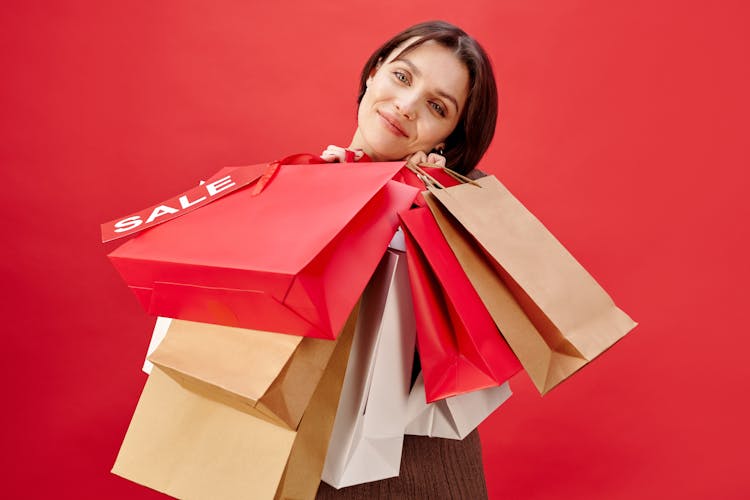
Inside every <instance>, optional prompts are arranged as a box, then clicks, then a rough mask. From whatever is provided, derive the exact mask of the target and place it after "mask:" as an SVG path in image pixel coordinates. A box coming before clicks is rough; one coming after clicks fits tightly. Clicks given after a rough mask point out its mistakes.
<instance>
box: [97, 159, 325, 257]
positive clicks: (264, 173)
mask: <svg viewBox="0 0 750 500" xmlns="http://www.w3.org/2000/svg"><path fill="white" fill-rule="evenodd" d="M318 163H325V161H324V160H323V159H322V158H321V157H319V156H316V155H311V154H309V153H297V154H293V155H289V156H287V157H285V158H282V159H281V160H277V161H273V162H271V163H261V164H258V165H248V166H244V167H228V168H223V169H221V170H219V172H217V173H216V174H215V175H214V176H213V177H211V178H210V179H209V180H208V181H206V182H201V183H200V185H198V186H196V187H194V188H192V189H190V190H188V191H185V192H184V193H182V194H179V195H177V196H175V197H173V198H170V199H168V200H167V201H164V202H162V203H160V204H158V205H154V206H151V207H148V208H146V209H143V210H141V211H139V212H136V213H134V214H131V215H128V216H127V217H121V218H119V219H115V220H111V221H109V222H107V223H105V224H102V243H107V242H108V241H112V240H116V239H118V238H123V237H125V236H130V235H131V234H135V233H138V232H140V231H143V230H144V229H149V228H152V227H154V226H156V225H159V224H162V223H164V222H167V221H170V220H172V219H174V218H176V217H180V216H181V215H185V214H186V213H189V212H192V211H193V210H196V209H198V208H200V207H202V206H204V205H207V204H209V203H211V202H212V201H216V200H218V199H219V198H222V197H224V196H226V195H228V194H230V193H232V192H234V191H237V190H238V189H241V188H243V187H245V186H247V185H249V184H252V183H254V182H255V181H258V182H257V183H256V186H255V188H254V190H253V195H254V196H257V195H258V194H260V192H261V191H263V189H264V188H265V186H266V185H267V184H268V183H269V182H270V181H271V179H272V178H273V177H274V175H275V174H276V172H277V171H278V169H279V166H280V165H310V164H318Z"/></svg>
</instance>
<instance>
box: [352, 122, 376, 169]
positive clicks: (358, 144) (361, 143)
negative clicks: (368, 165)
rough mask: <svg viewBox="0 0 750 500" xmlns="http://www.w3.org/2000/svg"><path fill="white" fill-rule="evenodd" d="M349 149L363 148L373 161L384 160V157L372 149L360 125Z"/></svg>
mask: <svg viewBox="0 0 750 500" xmlns="http://www.w3.org/2000/svg"><path fill="white" fill-rule="evenodd" d="M347 149H351V150H352V151H353V150H355V149H361V150H362V151H364V152H365V154H366V155H367V156H368V157H370V159H371V160H372V161H383V159H382V158H380V157H379V155H378V154H377V153H375V152H374V151H373V150H372V148H371V147H370V145H369V144H367V142H366V141H365V139H364V137H362V132H360V130H359V127H357V130H356V131H355V132H354V137H352V142H351V144H349V147H348V148H347Z"/></svg>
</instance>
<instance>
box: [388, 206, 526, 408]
mask: <svg viewBox="0 0 750 500" xmlns="http://www.w3.org/2000/svg"><path fill="white" fill-rule="evenodd" d="M400 215H401V221H402V227H403V229H404V237H405V238H404V239H405V242H406V261H407V266H408V269H409V282H410V285H411V292H412V301H413V302H414V318H415V320H416V324H417V349H418V350H419V360H420V362H421V364H422V373H423V375H424V385H425V395H426V398H427V402H428V403H432V402H433V401H436V400H439V399H443V398H446V397H450V396H456V395H458V394H464V393H467V392H471V391H476V390H479V389H485V388H487V387H495V386H499V385H501V384H503V383H504V382H506V381H507V380H508V379H509V378H510V377H511V376H513V375H514V374H515V373H516V372H518V370H520V369H521V364H520V363H519V361H518V358H516V356H515V354H513V351H511V349H510V347H508V344H507V343H506V342H505V339H504V338H503V337H502V335H501V334H500V331H499V330H498V329H497V326H496V325H495V323H494V321H493V320H492V317H491V316H490V314H489V312H488V311H487V309H486V307H485V306H484V304H483V303H482V300H481V299H480V298H479V295H478V294H477V292H476V291H475V290H474V288H473V287H472V285H471V283H470V282H469V278H468V277H467V276H466V273H465V272H464V271H463V269H462V268H461V265H460V264H459V262H458V260H457V259H456V256H455V255H454V254H453V251H452V250H451V248H450V247H449V246H448V242H447V241H446V240H445V237H443V234H442V233H441V232H440V228H439V227H438V225H437V222H435V219H434V218H433V216H432V213H431V212H430V211H429V209H427V208H424V207H422V208H416V209H413V210H409V211H407V212H404V213H402V214H400Z"/></svg>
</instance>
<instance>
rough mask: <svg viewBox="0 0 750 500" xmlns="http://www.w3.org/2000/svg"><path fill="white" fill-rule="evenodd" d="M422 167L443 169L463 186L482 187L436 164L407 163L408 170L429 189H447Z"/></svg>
mask: <svg viewBox="0 0 750 500" xmlns="http://www.w3.org/2000/svg"><path fill="white" fill-rule="evenodd" d="M422 167H425V168H439V169H442V171H443V172H445V173H446V174H447V175H449V176H451V177H453V178H454V179H455V180H457V181H458V182H459V183H461V184H471V185H473V186H476V187H479V188H481V187H482V186H481V184H479V183H478V182H476V181H474V180H472V179H469V178H468V177H466V176H465V175H462V174H459V173H458V172H456V171H454V170H451V169H449V168H448V167H444V166H442V165H437V164H435V163H419V164H418V163H412V162H407V163H406V168H408V169H409V170H411V171H412V172H414V174H415V175H416V176H417V178H418V179H419V180H421V181H422V182H424V184H425V186H427V187H429V186H433V187H436V188H438V189H445V186H443V185H442V184H440V182H438V180H437V179H435V178H434V177H433V176H431V175H430V174H428V173H427V172H426V171H425V170H424V169H423V168H422Z"/></svg>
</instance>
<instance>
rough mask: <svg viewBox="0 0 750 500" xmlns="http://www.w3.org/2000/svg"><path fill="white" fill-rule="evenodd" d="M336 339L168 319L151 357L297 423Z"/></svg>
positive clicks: (281, 419) (293, 425)
mask: <svg viewBox="0 0 750 500" xmlns="http://www.w3.org/2000/svg"><path fill="white" fill-rule="evenodd" d="M334 345H335V344H334V343H333V342H330V341H329V340H325V339H316V338H311V337H298V336H294V335H281V334H278V333H271V332H263V331H259V330H247V329H243V328H232V327H228V326H220V325H212V324H208V323H195V322H192V321H182V320H172V321H171V322H170V323H169V326H168V328H167V334H166V336H165V337H164V339H163V340H162V341H161V343H160V344H159V346H158V348H156V350H155V351H154V352H153V353H152V354H151V356H149V360H150V361H151V362H152V363H154V364H156V365H159V366H161V367H162V368H163V369H170V370H173V371H175V372H179V373H181V374H182V376H183V377H191V378H194V379H197V380H198V381H203V382H206V383H208V384H211V385H215V386H217V387H219V388H221V389H224V390H225V392H226V393H227V394H234V395H239V396H237V397H238V398H239V399H240V400H241V401H242V402H243V404H246V405H248V406H249V410H250V409H252V410H255V411H257V412H259V413H260V414H262V415H263V416H265V417H266V418H268V419H271V420H272V421H275V422H277V423H279V424H280V425H286V426H287V427H289V428H290V429H296V428H297V425H298V424H299V420H300V418H301V417H302V413H303V412H304V410H305V408H306V407H307V404H308V402H309V401H310V396H312V393H313V391H314V390H315V387H316V386H317V384H318V381H319V380H320V377H321V376H322V375H323V369H324V368H325V366H326V364H327V363H328V359H329V358H330V357H331V353H332V352H333V347H334Z"/></svg>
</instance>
